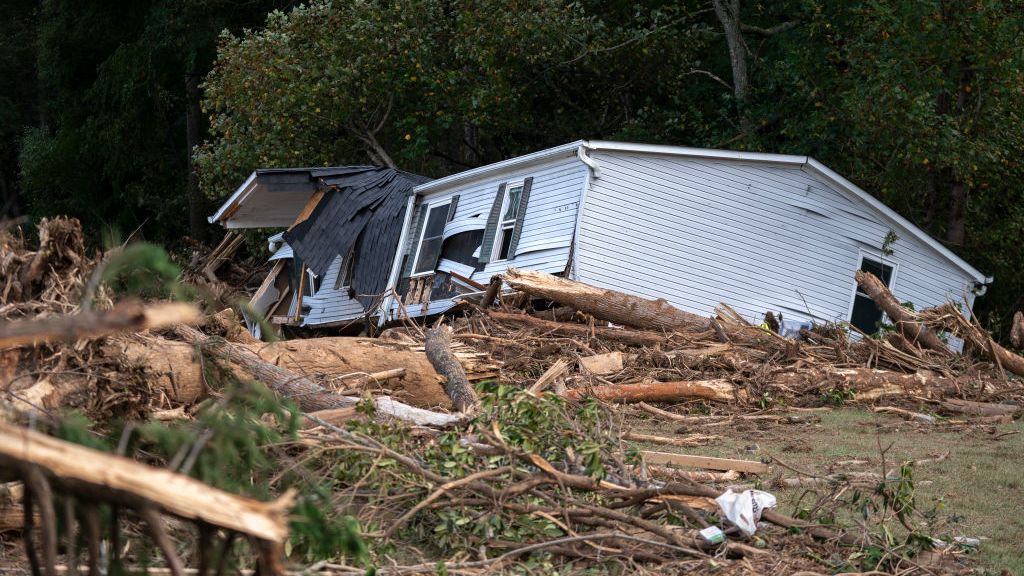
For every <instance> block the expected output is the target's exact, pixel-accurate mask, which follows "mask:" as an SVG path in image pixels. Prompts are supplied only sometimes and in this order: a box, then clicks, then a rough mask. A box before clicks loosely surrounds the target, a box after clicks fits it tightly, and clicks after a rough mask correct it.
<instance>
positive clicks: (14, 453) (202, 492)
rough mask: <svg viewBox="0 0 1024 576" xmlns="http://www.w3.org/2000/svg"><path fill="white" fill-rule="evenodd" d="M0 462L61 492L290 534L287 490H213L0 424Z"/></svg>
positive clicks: (271, 534) (260, 534)
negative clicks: (246, 493) (266, 498)
mask: <svg viewBox="0 0 1024 576" xmlns="http://www.w3.org/2000/svg"><path fill="white" fill-rule="evenodd" d="M0 464H2V466H3V467H4V468H10V469H15V470H22V469H25V468H26V467H34V468H35V469H37V470H39V471H41V472H42V473H43V475H45V476H46V478H47V480H49V481H50V483H51V484H52V485H53V486H55V487H59V488H61V490H62V491H65V492H71V493H74V494H79V495H82V496H85V497H87V498H89V499H91V500H95V499H97V498H98V499H102V500H106V501H111V502H116V503H121V504H124V505H126V506H129V507H137V506H139V505H140V504H143V503H144V504H148V505H151V506H156V507H158V508H159V509H160V510H161V511H163V512H165V513H168V514H172V515H174V516H177V517H179V518H184V519H186V520H201V521H203V522H206V523H207V524H211V525H213V526H217V527H220V528H224V529H227V530H231V531H234V532H241V533H243V534H247V535H249V536H252V537H255V538H259V539H261V540H266V541H268V542H276V543H281V542H284V540H285V539H286V538H287V536H288V510H289V509H290V508H291V505H292V501H293V499H294V497H293V495H292V494H285V495H284V496H282V497H280V498H279V499H278V500H276V501H274V502H259V501H256V500H252V499H250V498H245V497H243V496H236V495H234V494H229V493H227V492H223V491H221V490H218V489H216V488H211V487H210V486H207V485H206V484H203V483H202V482H200V481H198V480H195V479H192V478H189V477H188V476H185V475H183V474H178V473H176V472H171V471H170V470H167V469H165V468H155V467H152V466H147V465H145V464H141V463H139V462H136V461H134V460H129V459H128V458H123V457H121V456H115V455H112V454H107V453H105V452H100V451H98V450H93V449H91V448H86V447H85V446H80V445H78V444H71V443H70V442H65V441H63V440H58V439H57V438H53V437H50V436H47V435H45V434H41V433H39V432H35V431H32V430H27V429H24V428H19V427H17V426H13V425H10V424H6V423H0Z"/></svg>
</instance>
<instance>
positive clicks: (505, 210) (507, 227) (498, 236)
mask: <svg viewBox="0 0 1024 576" xmlns="http://www.w3.org/2000/svg"><path fill="white" fill-rule="evenodd" d="M522 197H523V183H522V182H520V183H518V184H512V185H510V186H508V188H506V189H505V200H504V201H503V202H502V205H501V212H500V214H501V219H500V220H499V221H498V230H497V231H496V232H495V238H494V257H493V258H491V261H492V262H494V261H496V260H508V257H509V249H510V248H511V247H512V233H513V231H514V230H515V228H516V218H518V216H519V204H520V201H521V200H522Z"/></svg>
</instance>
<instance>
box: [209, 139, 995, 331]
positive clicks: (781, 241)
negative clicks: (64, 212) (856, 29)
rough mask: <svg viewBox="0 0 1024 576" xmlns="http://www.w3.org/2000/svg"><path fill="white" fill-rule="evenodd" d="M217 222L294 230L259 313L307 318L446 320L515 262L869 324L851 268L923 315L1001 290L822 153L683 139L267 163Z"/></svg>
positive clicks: (283, 241) (750, 308)
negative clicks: (463, 157) (404, 168)
mask: <svg viewBox="0 0 1024 576" xmlns="http://www.w3.org/2000/svg"><path fill="white" fill-rule="evenodd" d="M210 221H211V222H218V223H221V224H223V225H224V226H226V227H227V228H269V227H281V228H287V230H285V231H284V232H283V233H282V234H279V235H277V236H275V237H273V238H272V239H271V242H272V248H273V249H274V254H273V256H272V258H273V259H275V260H278V263H277V264H276V266H275V268H274V272H273V273H272V274H271V275H270V277H268V279H267V281H266V282H265V283H264V286H263V287H262V288H261V289H260V291H259V292H258V293H257V294H256V296H255V298H254V301H253V304H254V306H255V307H256V308H257V309H258V310H259V311H261V312H263V313H265V314H266V315H267V316H268V317H271V318H272V319H273V320H274V321H275V322H277V323H289V324H298V325H304V326H343V325H346V324H351V323H353V322H354V321H360V320H365V321H374V322H385V321H388V320H392V319H395V318H398V317H399V316H401V315H407V316H409V317H418V316H423V315H427V314H437V313H440V312H444V311H445V310H447V309H449V308H451V307H452V306H453V305H455V303H456V302H457V301H458V300H459V299H461V298H462V297H464V296H465V295H467V294H471V293H476V292H480V291H482V290H483V289H484V286H485V285H486V284H487V283H488V281H489V279H490V278H491V277H492V276H493V275H495V274H500V273H502V272H504V271H505V270H506V269H507V268H510V267H516V268H523V269H531V270H539V271H543V272H549V273H551V274H557V275H563V276H566V277H568V278H572V279H575V280H579V281H582V282H586V283H588V284H593V285H596V286H601V287H606V288H612V289H616V290H621V291H624V292H629V293H632V294H636V295H639V296H644V297H647V298H665V299H666V300H668V302H669V303H671V304H672V305H674V306H676V307H678V308H681V309H683V310H686V311H689V312H694V313H697V314H701V315H704V316H708V315H710V314H712V313H713V310H714V308H715V306H716V305H718V303H719V302H726V303H728V304H729V305H731V306H732V307H733V308H734V309H736V310H737V311H738V312H740V313H741V314H743V315H744V316H745V317H747V319H748V320H751V321H753V322H755V323H759V322H760V320H761V317H762V316H763V314H764V313H765V312H766V311H775V312H782V313H783V314H784V316H785V318H786V319H787V320H791V321H796V322H810V321H817V322H836V321H846V322H850V323H851V324H852V325H854V326H856V327H857V328H859V329H861V330H863V331H865V332H874V331H875V330H876V329H877V325H878V322H879V321H880V320H881V319H882V312H881V311H880V310H879V309H878V308H877V307H876V306H875V305H874V303H873V302H872V301H871V300H870V299H869V298H868V297H866V296H864V295H862V294H860V293H858V291H857V288H856V284H855V282H854V279H853V272H854V271H855V270H857V269H862V270H867V271H870V272H873V273H875V275H876V276H878V277H879V278H881V279H882V280H883V281H884V282H885V283H886V284H888V286H889V288H890V289H891V290H892V291H893V292H894V294H895V295H896V296H897V298H899V299H900V300H901V301H910V302H913V303H914V305H915V306H916V307H918V308H921V307H927V306H934V305H937V304H941V303H943V302H945V301H948V300H952V301H961V300H962V299H963V298H965V297H966V298H967V300H968V302H969V303H971V304H973V300H974V297H975V296H976V295H980V294H983V293H984V290H985V287H986V285H987V284H989V283H990V282H991V281H992V278H990V277H986V276H985V275H984V274H982V273H981V272H979V271H978V270H976V269H975V268H974V267H972V266H971V265H970V264H968V263H967V262H965V261H964V260H963V259H961V258H959V257H958V256H956V255H955V254H953V253H952V252H951V251H950V250H949V249H947V248H946V247H944V246H943V245H942V244H940V243H939V242H938V241H936V240H935V239H933V238H931V237H930V236H928V235H927V234H926V233H925V232H924V231H922V230H921V229H919V228H918V227H916V226H914V225H913V224H911V223H910V222H909V221H907V220H906V219H904V218H903V217H901V216H900V215H899V214H897V213H896V212H894V211H893V210H892V209H890V208H888V207H887V206H885V205H884V204H882V203H881V202H880V201H878V200H877V199H875V198H874V197H872V196H871V195H870V194H868V193H867V192H865V191H864V190H861V189H860V188H858V187H857V186H856V185H854V184H852V183H851V182H849V181H848V180H846V179H845V178H843V177H842V176H840V175H839V174H836V173H835V172H833V171H832V170H830V169H829V168H828V167H826V166H825V165H823V164H821V163H820V162H818V161H817V160H814V159H813V158H810V157H807V156H793V155H782V154H761V153H750V152H733V151H724V150H709V149H697V148H686V147H678V146H661V145H648V144H633V143H625V142H607V141H592V140H591V141H577V142H572V143H570V144H565V145H563V146H558V147H555V148H550V149H547V150H542V151H539V152H535V153H533V154H528V155H525V156H520V157H517V158H512V159H509V160H505V161H503V162H498V163H495V164H490V165H487V166H482V167H479V168H474V169H471V170H467V171H465V172H460V173H457V174H453V175H451V176H447V177H444V178H440V179H438V180H433V181H428V180H427V179H426V178H422V177H418V176H414V175H411V174H407V173H404V172H400V171H396V170H391V169H384V168H373V167H342V168H304V169H285V170H257V171H256V172H254V173H253V174H252V175H251V176H250V177H249V178H248V179H247V180H246V182H245V183H244V184H242V186H241V187H239V189H238V190H237V191H236V192H235V194H233V195H232V196H231V198H229V199H228V201H227V202H226V203H225V204H224V205H223V206H222V207H221V208H220V209H219V210H218V211H217V213H216V214H214V215H213V216H212V217H211V218H210ZM395 295H397V297H395Z"/></svg>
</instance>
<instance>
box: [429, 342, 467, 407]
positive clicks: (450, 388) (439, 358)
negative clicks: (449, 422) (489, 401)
mask: <svg viewBox="0 0 1024 576" xmlns="http://www.w3.org/2000/svg"><path fill="white" fill-rule="evenodd" d="M423 347H424V351H425V352H426V354H427V359H428V360H430V363H431V364H433V366H434V369H435V370H437V372H438V373H439V374H441V375H442V376H444V377H445V383H444V391H445V394H447V395H448V397H449V398H451V400H452V405H453V406H455V409H456V410H458V411H459V412H466V411H469V410H472V409H473V408H474V407H475V406H476V405H477V404H478V403H479V402H480V399H479V398H477V395H476V391H475V390H473V387H472V386H470V385H469V379H468V378H467V377H466V370H465V369H463V368H462V364H459V361H458V360H457V359H456V358H455V356H453V355H452V330H451V328H449V327H448V326H438V327H437V328H431V329H430V330H427V339H426V341H425V342H424V344H423Z"/></svg>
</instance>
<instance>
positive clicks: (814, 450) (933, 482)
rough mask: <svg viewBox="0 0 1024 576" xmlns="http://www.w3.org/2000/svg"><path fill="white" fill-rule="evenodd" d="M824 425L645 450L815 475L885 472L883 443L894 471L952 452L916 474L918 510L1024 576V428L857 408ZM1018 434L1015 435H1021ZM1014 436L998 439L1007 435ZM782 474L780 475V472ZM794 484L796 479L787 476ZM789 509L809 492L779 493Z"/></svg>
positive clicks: (663, 425)
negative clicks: (905, 417)
mask: <svg viewBox="0 0 1024 576" xmlns="http://www.w3.org/2000/svg"><path fill="white" fill-rule="evenodd" d="M641 414H643V413H638V414H637V419H636V420H635V421H634V424H635V429H636V430H637V431H638V432H646V433H651V434H659V435H663V436H666V435H672V433H673V431H675V430H676V429H677V428H678V427H679V426H678V424H677V423H673V422H666V421H663V420H659V419H655V418H653V417H649V416H647V415H646V414H643V415H641ZM819 415H820V416H821V422H820V423H816V424H770V425H768V424H764V425H760V424H755V423H748V422H741V423H738V424H737V425H735V426H732V427H729V426H716V427H709V428H707V429H705V430H691V431H692V432H700V433H703V434H717V435H720V436H721V437H722V439H721V441H718V442H716V443H714V444H712V445H709V446H703V447H699V448H673V447H670V446H661V445H657V446H655V445H644V446H643V448H645V449H651V450H660V451H663V452H680V453H686V454H700V455H707V456H719V457H723V458H743V459H750V460H757V459H760V458H767V457H769V456H776V457H778V458H779V459H781V460H782V461H783V462H785V463H786V464H788V465H790V466H793V467H794V468H798V469H800V470H804V471H807V472H810V473H813V474H822V475H824V474H828V473H829V471H830V470H829V466H830V465H832V464H833V463H835V462H838V461H841V460H853V459H858V460H867V461H868V464H866V465H863V466H851V467H846V468H843V470H844V471H868V472H880V471H881V458H880V453H879V449H878V446H879V443H881V445H882V446H883V447H886V446H889V444H892V448H891V449H890V450H889V452H888V454H887V456H886V458H887V464H888V466H889V467H890V468H893V467H898V466H899V464H900V462H902V461H904V460H918V459H922V458H927V457H929V456H934V455H937V454H941V453H945V452H946V451H949V452H950V455H949V458H947V459H946V460H944V461H942V462H936V463H929V464H927V465H924V466H922V467H920V468H918V469H916V470H915V472H914V478H915V481H916V494H915V496H916V498H917V502H918V507H919V508H921V509H930V508H932V507H933V506H934V505H936V504H938V505H939V506H940V511H941V513H942V514H945V515H946V516H947V519H948V520H949V521H950V522H951V523H952V524H954V525H955V526H956V533H957V534H959V535H963V536H969V537H975V538H981V539H982V544H981V549H980V551H979V553H978V554H977V556H976V558H977V559H978V560H979V561H980V562H981V563H982V566H983V567H984V568H986V569H988V570H992V571H994V572H996V573H998V572H999V571H1000V570H1002V569H1004V568H1005V569H1008V570H1009V571H1010V572H1012V573H1014V574H1024V552H1022V544H1021V542H1024V499H1022V498H1021V495H1022V493H1024V464H1022V463H1024V434H1021V432H1024V423H1022V422H1021V421H1016V422H1014V423H1012V424H1006V425H1000V426H996V427H994V430H995V431H994V433H990V432H989V430H992V428H987V427H986V428H981V427H972V428H969V429H956V428H951V427H943V426H941V425H940V426H927V425H922V424H911V423H906V422H903V421H902V420H900V419H899V418H897V417H896V416H893V415H886V414H875V413H873V412H870V411H866V410H863V409H859V408H854V407H844V408H839V409H835V410H832V411H830V412H822V413H820V414H819ZM1014 432H1015V433H1014ZM1005 433H1014V434H1008V435H1004V436H1002V437H1001V438H996V437H997V436H1000V435H1001V434H1005ZM775 469H776V473H777V471H778V469H779V467H778V466H775ZM783 471H784V472H785V475H786V476H787V477H792V476H795V474H794V473H792V472H790V471H788V470H783ZM773 492H777V496H778V497H779V499H780V502H781V503H782V506H783V509H784V510H786V509H787V508H788V510H787V511H792V504H793V503H794V502H795V501H796V499H797V498H799V496H800V493H801V492H802V490H796V489H793V490H774V489H773Z"/></svg>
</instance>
